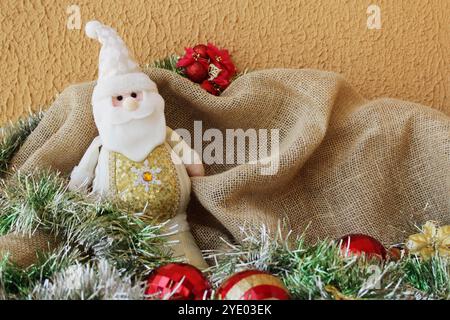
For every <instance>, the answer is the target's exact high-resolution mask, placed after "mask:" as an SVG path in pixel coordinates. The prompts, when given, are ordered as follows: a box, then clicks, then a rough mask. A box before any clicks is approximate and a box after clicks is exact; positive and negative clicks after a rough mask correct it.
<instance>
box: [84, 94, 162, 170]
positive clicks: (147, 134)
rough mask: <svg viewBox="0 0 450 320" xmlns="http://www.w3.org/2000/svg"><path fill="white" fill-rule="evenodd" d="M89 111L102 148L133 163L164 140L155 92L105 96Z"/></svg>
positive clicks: (160, 110) (159, 108) (158, 103)
mask: <svg viewBox="0 0 450 320" xmlns="http://www.w3.org/2000/svg"><path fill="white" fill-rule="evenodd" d="M93 111H94V119H95V123H96V125H97V128H98V131H99V134H100V138H101V140H102V143H103V146H105V147H107V148H108V149H109V150H111V151H115V152H120V153H122V154H123V155H124V156H126V157H128V158H130V159H131V160H133V161H142V160H143V159H145V157H146V156H147V155H148V154H149V153H150V152H151V150H153V148H154V147H156V146H158V145H159V144H161V143H163V142H164V140H165V134H166V122H165V117H164V100H163V98H162V97H161V96H160V95H159V93H158V92H157V91H156V90H149V91H130V92H122V93H119V94H117V95H114V96H112V97H106V98H103V99H100V100H98V101H96V102H95V103H94V105H93Z"/></svg>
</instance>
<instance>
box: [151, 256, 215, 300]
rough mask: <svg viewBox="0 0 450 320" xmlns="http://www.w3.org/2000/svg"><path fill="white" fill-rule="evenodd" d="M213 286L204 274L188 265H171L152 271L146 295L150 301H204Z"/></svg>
mask: <svg viewBox="0 0 450 320" xmlns="http://www.w3.org/2000/svg"><path fill="white" fill-rule="evenodd" d="M210 294H211V284H210V283H209V281H208V279H207V278H206V277H205V276H204V275H203V273H202V272H201V271H200V270H198V269H197V268H196V267H194V266H191V265H190V264H187V263H169V264H166V265H164V266H162V267H159V268H157V269H155V270H153V271H152V273H151V274H150V276H149V278H148V279H147V287H146V290H145V295H146V296H149V298H150V299H162V300H204V299H206V298H208V297H209V296H210Z"/></svg>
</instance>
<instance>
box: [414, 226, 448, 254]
mask: <svg viewBox="0 0 450 320" xmlns="http://www.w3.org/2000/svg"><path fill="white" fill-rule="evenodd" d="M406 248H407V249H408V250H409V252H410V253H412V254H415V255H418V256H420V257H422V258H423V259H425V260H427V259H429V258H431V257H432V256H434V255H435V254H437V255H439V256H441V257H450V225H447V226H442V227H438V226H437V224H436V223H435V222H433V221H427V222H426V223H425V224H424V226H423V227H422V233H417V234H413V235H411V236H409V238H408V241H407V242H406Z"/></svg>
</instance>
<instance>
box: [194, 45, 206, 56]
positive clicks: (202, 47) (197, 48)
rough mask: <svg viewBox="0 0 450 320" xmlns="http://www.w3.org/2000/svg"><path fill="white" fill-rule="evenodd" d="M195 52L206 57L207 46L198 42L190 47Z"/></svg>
mask: <svg viewBox="0 0 450 320" xmlns="http://www.w3.org/2000/svg"><path fill="white" fill-rule="evenodd" d="M192 49H193V50H194V52H195V53H196V54H198V55H199V56H200V57H201V58H204V59H208V52H207V50H208V47H207V46H205V45H204V44H198V45H196V46H195V47H194V48H192Z"/></svg>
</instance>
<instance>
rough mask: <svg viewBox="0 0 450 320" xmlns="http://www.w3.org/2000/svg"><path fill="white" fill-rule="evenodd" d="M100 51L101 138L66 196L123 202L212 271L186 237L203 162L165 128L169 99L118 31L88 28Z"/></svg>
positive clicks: (96, 103)
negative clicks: (160, 225) (77, 193)
mask: <svg viewBox="0 0 450 320" xmlns="http://www.w3.org/2000/svg"><path fill="white" fill-rule="evenodd" d="M86 34H87V35H88V36H89V37H90V38H93V39H97V40H98V41H99V42H100V43H101V44H102V48H101V50H100V56H99V72H98V81H97V84H96V86H95V88H94V91H93V94H92V107H93V115H94V120H95V124H96V126H97V128H98V132H99V136H98V137H96V138H95V139H94V140H93V141H92V143H91V145H90V146H89V148H88V149H87V151H86V153H85V154H84V156H83V157H82V159H81V160H80V163H79V164H78V166H76V167H75V168H74V169H73V171H72V173H71V176H70V183H69V189H71V190H83V191H88V190H91V192H92V193H94V194H97V195H99V196H101V197H113V198H114V199H117V200H118V201H122V202H124V203H125V204H126V205H127V207H128V208H130V209H131V210H133V211H134V212H135V213H142V217H143V218H145V217H151V218H152V219H157V220H159V221H167V220H169V223H168V224H167V226H166V228H167V229H168V230H169V231H170V233H173V236H171V238H172V239H171V240H175V241H171V242H173V243H174V245H173V251H174V255H175V256H176V257H183V258H184V260H185V261H186V262H188V263H190V264H192V265H194V266H197V267H199V268H201V269H202V268H205V267H207V265H206V263H205V261H204V260H203V257H202V255H201V252H200V250H199V248H198V247H197V245H196V244H195V241H194V239H193V237H192V235H191V233H190V231H189V226H188V224H187V221H186V207H187V205H188V202H189V195H190V192H191V182H190V178H189V176H195V175H203V174H204V169H203V165H202V164H201V160H200V159H199V156H198V155H197V154H196V153H195V152H194V151H193V150H192V149H191V148H190V147H189V146H188V145H187V144H186V143H185V142H184V141H183V140H182V139H181V138H180V137H179V136H178V135H177V134H176V132H175V131H172V130H171V129H170V128H168V127H166V121H165V117H164V99H163V98H162V97H161V95H160V94H159V93H158V88H157V86H156V84H155V83H154V82H153V81H152V80H151V79H150V78H149V77H148V76H147V75H146V74H145V73H143V72H142V71H141V70H140V68H139V66H138V64H137V63H136V62H135V61H133V59H132V58H131V57H130V54H129V52H128V49H127V47H126V45H125V43H124V42H123V40H122V39H121V38H120V37H119V36H118V34H117V33H116V31H115V30H113V29H111V28H110V27H108V26H105V25H103V24H101V23H100V22H98V21H91V22H88V23H87V25H86Z"/></svg>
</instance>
